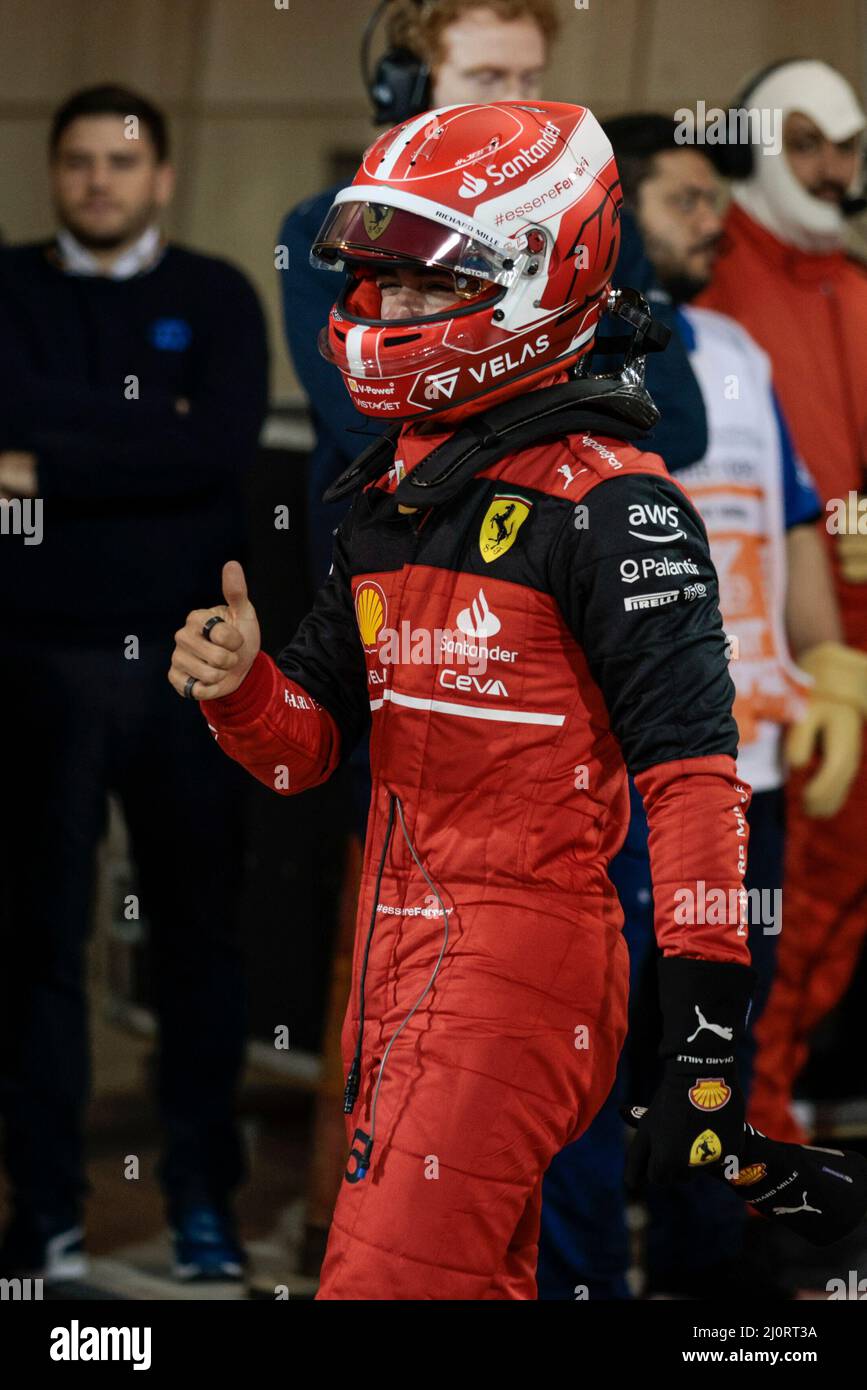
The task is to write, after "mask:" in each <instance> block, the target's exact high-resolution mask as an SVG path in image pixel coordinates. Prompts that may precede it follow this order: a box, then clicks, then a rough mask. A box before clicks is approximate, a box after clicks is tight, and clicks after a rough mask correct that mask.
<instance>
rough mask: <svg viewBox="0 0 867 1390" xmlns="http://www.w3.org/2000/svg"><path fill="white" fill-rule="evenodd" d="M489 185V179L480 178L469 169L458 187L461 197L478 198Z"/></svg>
mask: <svg viewBox="0 0 867 1390" xmlns="http://www.w3.org/2000/svg"><path fill="white" fill-rule="evenodd" d="M487 186H488V180H487V179H478V178H476V176H475V174H471V173H470V171H469V169H468V170H467V171H466V173H465V174H464V177H463V182H462V183H461V186H460V188H459V189H458V197H459V198H478V197H480V196H481V194H482V193H484V191H485V189H486V188H487Z"/></svg>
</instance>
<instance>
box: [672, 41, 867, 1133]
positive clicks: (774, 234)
mask: <svg viewBox="0 0 867 1390" xmlns="http://www.w3.org/2000/svg"><path fill="white" fill-rule="evenodd" d="M739 105H740V107H742V108H744V107H746V108H750V109H754V110H756V109H757V110H764V109H770V110H772V111H774V112H780V113H781V116H782V119H783V132H782V134H783V140H782V150H780V151H779V152H778V153H774V152H773V151H771V150H769V149H759V148H756V147H749V146H748V147H746V148H743V147H736V146H735V147H724V148H725V154H726V160H727V169H726V172H728V173H729V174H730V175H731V176H733V177H734V179H735V183H734V189H733V201H732V205H731V207H730V209H729V212H728V216H727V220H726V224H725V231H726V242H727V245H726V249H725V252H724V254H723V255H722V256H721V257H720V258H719V260H718V262H717V267H716V271H715V276H714V281H713V283H712V285H711V287H710V288H709V289H708V290H707V291H706V292H705V294H704V295H703V296H702V297H701V299H700V300H699V303H702V304H705V305H706V306H707V307H709V308H714V309H719V310H721V311H722V312H724V313H727V314H731V315H732V317H733V318H736V319H738V320H739V321H740V322H741V323H742V324H743V325H744V327H745V328H747V329H748V330H749V332H750V333H751V334H752V335H753V337H754V338H755V339H756V340H757V341H758V342H759V344H760V345H761V346H762V347H763V348H764V349H765V351H766V352H767V353H768V355H769V356H770V359H771V363H772V366H773V372H774V380H775V383H776V386H777V390H778V391H779V394H780V399H781V402H782V406H783V409H784V411H785V413H786V416H787V418H788V420H789V422H790V425H791V428H792V432H793V435H794V440H795V444H796V446H797V448H798V450H799V452H800V453H801V455H802V456H803V458H804V461H805V462H806V464H807V466H808V468H809V469H810V471H811V473H812V475H813V477H814V478H815V480H816V484H817V487H818V490H819V494H820V496H821V498H822V501H823V502H824V503H825V505H826V508H827V509H828V510H829V512H831V511H832V510H833V509H832V502H833V499H839V500H840V504H839V508H838V509H836V510H838V511H842V509H843V507H844V504H845V503H846V502H847V500H848V499H850V498H851V500H852V501H853V502H854V501H855V500H856V496H857V492H858V491H860V490H863V488H864V476H865V464H867V454H865V450H867V273H865V270H864V268H863V266H861V265H859V264H857V263H856V262H854V261H852V260H851V259H849V258H848V257H847V255H846V252H845V249H844V247H845V240H846V221H845V218H846V214H847V212H851V211H854V210H856V209H858V208H860V207H863V202H862V201H861V200H860V199H858V198H857V196H856V195H858V194H859V192H860V186H861V168H860V164H861V141H862V135H863V130H864V126H865V116H864V112H863V110H862V109H861V106H860V104H859V102H858V100H857V98H856V96H855V93H854V92H853V90H852V88H851V87H850V86H849V84H848V83H847V82H846V81H845V80H844V78H843V77H841V75H840V74H839V73H838V72H835V71H834V69H833V68H830V67H828V66H827V65H826V64H825V63H820V62H802V61H789V62H785V63H780V64H778V65H776V66H775V67H774V68H772V69H770V70H768V71H766V72H765V73H764V74H763V75H761V76H760V77H759V79H757V80H756V81H755V82H754V83H753V84H752V86H751V88H749V89H748V90H747V92H746V93H745V94H744V96H743V97H742V98H741V100H740V102H739ZM712 148H713V147H709V152H710V150H711V149H712ZM857 519H858V513H857V509H856V508H855V507H851V508H850V517H849V528H848V529H849V531H850V534H833V531H834V526H833V525H832V518H831V517H830V516H829V518H828V520H827V522H826V531H827V532H828V534H827V537H826V539H827V541H828V545H829V550H830V554H831V558H832V563H833V567H834V573H835V578H836V586H837V593H838V597H839V602H840V608H841V612H842V617H843V626H844V631H845V640H846V642H847V643H848V644H849V645H850V646H852V647H857V648H859V649H860V650H861V651H865V650H867V534H858V527H857ZM865 530H867V527H865ZM812 674H813V675H814V676H815V677H816V679H817V681H818V682H819V683H820V684H821V683H822V681H823V680H824V679H825V678H826V672H825V671H824V670H823V667H822V664H821V662H819V664H818V665H816V667H815V669H814V670H813V672H812ZM845 693H846V692H845V691H844V690H843V689H839V687H838V694H839V695H840V696H841V697H843V696H844V695H845ZM808 777H809V769H808V770H806V771H805V772H803V773H800V774H795V775H794V776H793V777H792V778H791V780H790V782H789V784H788V836H787V850H786V886H785V894H784V902H785V930H784V931H783V933H782V935H781V938H780V942H779V947H778V956H777V973H776V977H775V981H774V986H773V989H772V991H771V995H770V998H769V1000H768V1005H767V1008H766V1009H765V1012H764V1014H763V1016H762V1018H761V1020H760V1021H759V1024H758V1026H757V1029H756V1037H757V1042H758V1054H757V1058H756V1073H755V1080H754V1086H753V1096H752V1103H751V1107H752V1108H751V1118H752V1119H753V1121H754V1123H755V1124H756V1125H758V1127H759V1128H760V1129H762V1130H765V1131H767V1132H768V1133H773V1134H774V1135H776V1136H779V1137H780V1138H785V1139H791V1140H798V1139H801V1138H802V1137H803V1136H802V1132H801V1129H800V1126H799V1125H798V1124H797V1122H796V1121H795V1119H794V1117H793V1116H792V1115H791V1112H790V1109H789V1102H790V1100H791V1096H792V1088H793V1085H794V1082H795V1080H796V1078H797V1076H798V1073H799V1072H800V1070H801V1068H802V1067H803V1065H804V1062H805V1060H806V1056H807V1050H808V1039H809V1037H810V1035H811V1033H812V1032H813V1030H814V1029H815V1027H816V1025H817V1024H818V1022H819V1020H820V1019H821V1018H822V1017H823V1016H824V1015H825V1014H827V1012H828V1011H829V1010H830V1009H831V1008H832V1007H833V1005H834V1004H835V1003H836V1002H837V1001H838V1000H839V999H840V997H841V996H842V994H843V993H844V992H845V990H846V988H847V986H848V984H849V981H850V979H851V977H852V973H853V970H854V968H855V964H856V961H857V959H858V953H859V951H860V948H861V944H862V941H863V938H864V933H865V930H867V862H865V857H864V850H863V826H864V820H865V816H867V760H864V759H862V763H861V769H860V772H859V774H858V777H857V779H856V781H855V783H854V786H853V789H852V791H851V793H850V795H849V798H848V800H847V801H846V804H845V806H844V807H843V809H842V810H841V811H839V812H838V813H837V814H835V815H832V816H829V817H828V818H827V819H824V820H816V819H811V818H810V817H809V814H808V810H807V808H806V807H805V805H804V790H805V786H806V784H807V779H808Z"/></svg>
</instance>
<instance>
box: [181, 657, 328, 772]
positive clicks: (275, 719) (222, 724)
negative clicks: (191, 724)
mask: <svg viewBox="0 0 867 1390" xmlns="http://www.w3.org/2000/svg"><path fill="white" fill-rule="evenodd" d="M200 703H201V707H202V713H203V715H204V716H205V718H206V719H207V721H208V728H209V729H210V730H211V733H212V734H213V735H214V738H215V739H216V740H217V743H218V744H219V745H220V747H221V748H222V750H223V752H224V753H228V755H229V757H230V758H234V759H235V762H237V763H240V764H241V766H242V767H245V768H246V769H247V771H248V772H252V774H253V776H254V777H256V778H258V780H259V781H260V782H262V783H264V785H265V786H266V787H270V788H271V790H272V791H278V792H280V793H281V795H283V796H293V795H294V794H295V793H296V792H303V791H307V789H308V788H309V787H316V786H318V785H319V783H320V782H324V781H326V780H327V778H329V777H330V776H331V774H332V772H333V771H334V769H335V768H336V766H337V763H338V760H339V757H340V732H339V730H338V728H337V725H336V723H335V722H334V720H333V719H332V717H331V715H330V714H329V713H328V711H327V710H326V709H324V708H323V707H322V705H320V704H318V703H317V701H316V700H314V699H313V697H312V695H309V694H308V693H307V691H306V690H304V689H303V688H302V687H301V686H300V685H298V684H296V682H295V681H293V680H289V678H288V677H287V676H284V675H283V673H282V672H281V671H279V670H278V668H277V666H276V665H275V664H274V662H273V661H272V660H271V657H270V656H266V654H265V653H264V652H259V655H258V656H257V657H256V660H255V661H254V662H253V665H252V666H251V667H250V670H249V671H248V672H247V675H246V677H245V679H244V681H243V682H242V683H241V685H239V687H238V689H237V690H236V691H235V692H234V694H232V695H226V696H225V697H224V699H222V700H202V701H201V702H200Z"/></svg>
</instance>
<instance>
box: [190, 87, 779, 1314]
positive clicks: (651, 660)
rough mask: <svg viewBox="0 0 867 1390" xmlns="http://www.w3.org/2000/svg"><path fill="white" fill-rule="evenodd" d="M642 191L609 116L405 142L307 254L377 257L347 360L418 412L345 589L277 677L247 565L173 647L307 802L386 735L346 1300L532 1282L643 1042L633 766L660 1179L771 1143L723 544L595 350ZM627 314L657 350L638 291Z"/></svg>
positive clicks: (358, 380)
mask: <svg viewBox="0 0 867 1390" xmlns="http://www.w3.org/2000/svg"><path fill="white" fill-rule="evenodd" d="M619 205H620V195H619V182H618V177H617V171H616V167H615V164H614V160H613V157H612V153H611V147H610V145H609V143H608V140H607V139H606V137H605V136H604V134H603V133H602V131H601V129H600V127H599V126H598V124H597V122H596V121H595V119H594V117H593V116H592V115H591V113H590V112H589V111H587V110H586V109H584V108H582V107H577V106H568V105H562V104H550V103H546V104H541V103H533V104H518V103H509V104H493V105H486V106H457V107H446V108H443V109H441V110H439V111H435V112H429V113H427V114H426V115H425V116H423V117H419V118H415V119H413V120H410V121H408V122H406V123H405V124H404V125H403V126H401V127H398V128H397V129H395V130H392V131H390V132H388V133H387V134H386V135H383V136H382V137H381V138H380V139H378V140H377V141H376V143H375V144H374V145H373V146H372V147H371V148H370V149H369V150H368V151H367V153H366V155H365V158H364V161H363V164H362V167H361V169H360V170H359V173H358V175H357V176H356V179H355V182H354V183H353V185H352V186H351V187H349V188H347V189H344V190H342V191H341V193H339V194H338V196H337V199H336V201H335V204H334V206H333V207H332V209H331V212H330V213H329V215H328V217H327V219H326V221H325V223H324V225H323V227H322V229H321V231H320V234H319V237H318V238H317V241H316V243H315V245H314V258H315V260H316V262H317V263H320V264H327V265H333V266H335V267H337V268H343V267H346V268H347V269H348V271H349V278H348V281H347V285H346V288H345V290H344V291H343V293H342V294H341V297H340V299H339V301H338V303H337V305H336V306H335V308H334V310H333V311H332V314H331V319H330V322H329V325H328V328H327V330H325V331H324V332H323V335H322V339H321V350H322V351H323V352H324V353H325V354H326V355H327V356H328V357H329V358H330V359H331V360H332V361H334V362H335V363H336V364H337V365H338V367H339V368H340V370H341V371H342V373H343V374H344V377H345V379H346V381H347V385H348V387H349V389H350V391H351V393H352V397H353V399H354V401H355V402H356V404H357V405H358V408H359V410H361V411H362V412H363V413H365V414H367V415H370V416H382V415H385V416H386V418H389V419H393V420H394V421H395V424H396V426H399V428H395V429H393V430H391V431H389V433H388V434H387V435H386V437H385V440H384V441H381V440H380V441H377V443H375V444H374V445H373V446H371V448H370V449H369V450H368V451H367V453H366V454H365V455H363V456H362V458H361V460H359V461H358V462H357V463H356V464H355V465H354V466H353V467H352V468H351V469H349V470H347V473H346V474H344V475H343V478H342V480H339V481H338V483H337V484H335V489H336V491H337V492H338V493H340V492H341V491H343V490H349V489H350V488H353V487H355V488H356V489H357V495H356V498H355V501H354V503H353V506H352V508H351V511H350V513H349V515H348V517H347V519H346V521H345V522H344V523H343V524H342V525H341V527H340V528H339V530H338V532H337V536H336V541H335V546H334V563H333V566H332V570H331V574H330V576H329V578H328V580H327V582H326V584H325V585H324V587H323V588H322V589H321V590H320V592H319V594H318V596H317V598H316V602H315V604H314V607H313V609H312V611H311V613H310V614H309V615H308V617H307V618H306V619H305V620H304V622H303V623H302V624H301V627H300V628H299V630H298V632H297V634H296V635H295V637H294V639H293V640H292V642H290V644H289V645H288V647H286V648H285V649H284V650H283V651H282V652H281V653H280V655H279V657H278V658H277V660H276V661H274V660H272V659H271V658H270V657H269V656H266V655H265V654H264V653H263V652H261V651H260V649H259V629H258V623H257V621H256V615H255V610H254V608H253V605H252V603H251V602H250V599H249V597H248V595H247V591H246V587H245V583H244V577H243V573H242V571H241V569H240V566H238V565H237V564H235V563H230V564H227V565H226V567H225V568H224V572H223V591H224V598H225V603H224V604H222V605H217V606H216V607H214V608H211V609H203V610H199V611H197V612H194V613H191V614H190V615H189V617H188V619H187V622H186V625H185V626H184V627H183V628H182V629H181V630H180V631H179V632H178V633H177V634H176V647H175V652H174V655H173V658H172V666H171V670H170V672H169V679H170V680H171V682H172V684H173V685H174V687H175V688H176V689H177V690H178V692H179V693H182V694H185V695H187V696H188V697H190V698H193V699H196V700H201V701H203V706H202V707H203V711H204V713H205V714H206V716H207V719H208V722H209V724H210V726H211V728H212V730H213V732H214V735H215V737H216V738H217V740H218V742H219V744H220V746H221V747H222V748H223V749H224V750H225V752H226V753H228V754H229V755H230V756H231V757H233V758H235V759H237V760H238V761H239V762H241V763H243V764H244V766H246V767H247V768H249V770H250V771H251V772H252V773H253V774H254V775H255V776H256V777H258V778H259V780H260V781H262V782H264V783H265V784H266V785H268V786H272V787H274V788H275V789H277V790H279V791H283V792H288V793H290V794H291V793H294V792H301V791H303V790H305V788H307V787H311V786H315V785H317V784H318V783H320V782H322V781H323V780H324V779H325V778H326V777H328V776H329V775H330V774H331V773H332V772H333V770H334V768H335V767H336V766H337V763H338V761H339V759H340V756H341V750H342V749H343V748H344V747H351V746H352V744H353V742H354V741H355V739H356V738H357V736H358V734H359V731H360V730H361V729H362V728H363V727H364V724H365V721H366V720H367V719H368V718H370V720H371V735H370V755H371V768H372V774H373V795H372V800H371V809H370V818H369V822H368V828H367V837H366V841H365V860H364V868H363V873H362V883H361V895H360V901H359V909H358V932H357V940H356V947H355V958H354V967H353V988H352V996H351V1002H350V1005H349V1009H348V1012H347V1016H346V1023H345V1029H344V1037H343V1042H344V1057H345V1063H346V1069H347V1088H346V1110H347V1113H348V1114H349V1113H350V1112H355V1113H354V1115H353V1118H351V1119H350V1120H349V1121H348V1134H349V1137H350V1140H351V1144H352V1147H351V1151H350V1156H349V1160H348V1163H347V1169H346V1175H345V1176H346V1180H345V1182H344V1183H343V1185H342V1188H341V1192H340V1195H339V1197H338V1200H337V1204H336V1207H335V1212H334V1219H333V1223H332V1228H331V1233H330V1238H329V1243H328V1249H327V1253H326V1257H325V1263H324V1266H323V1270H322V1280H321V1286H320V1292H319V1297H320V1298H324V1299H352V1298H363V1299H416V1298H434V1299H452V1298H460V1299H464V1298H466V1299H503V1298H534V1297H535V1296H536V1288H535V1265H536V1251H537V1237H538V1226H539V1207H540V1199H541V1183H542V1176H543V1174H544V1172H545V1170H546V1168H547V1167H548V1164H549V1163H550V1161H551V1159H552V1157H553V1156H554V1154H555V1153H557V1152H558V1150H559V1149H561V1148H562V1147H563V1146H564V1145H565V1144H566V1143H567V1142H568V1141H569V1140H571V1139H574V1138H576V1137H577V1136H578V1135H580V1134H581V1133H582V1132H583V1130H584V1129H585V1128H586V1127H587V1125H588V1124H589V1123H590V1120H591V1119H592V1117H593V1115H594V1114H595V1113H596V1111H597V1110H598V1109H599V1107H600V1105H601V1104H602V1102H603V1101H604V1099H605V1097H606V1096H607V1094H608V1091H609V1090H610V1087H611V1084H612V1081H613V1078H614V1072H615V1066H616V1062H617V1057H618V1054H619V1052H620V1049H621V1045H622V1043H623V1038H624V1034H625V1030H626V995H627V973H628V972H627V952H626V947H625V944H624V941H623V938H622V935H621V925H622V915H621V911H620V907H619V904H618V900H617V896H616V893H615V891H614V889H613V887H612V885H611V883H610V881H609V878H608V874H607V866H608V862H609V860H610V859H611V857H612V855H613V854H615V853H616V851H617V849H618V847H619V846H620V844H621V842H622V840H623V837H624V834H625V831H626V826H627V821H628V818H629V798H628V791H627V776H626V769H627V767H629V768H630V769H631V770H632V772H633V773H634V775H635V778H636V782H637V785H638V787H639V789H640V791H641V794H642V796H643V797H644V801H645V805H646V807H647V812H648V817H649V822H650V848H651V858H652V865H653V874H654V882H655V894H656V921H657V933H658V940H659V945H660V947H661V950H662V953H663V956H664V959H663V960H662V962H661V970H660V975H661V1003H662V1008H663V1013H664V1017H665V1037H664V1040H663V1053H664V1056H665V1058H666V1066H665V1079H664V1081H663V1084H662V1086H661V1088H660V1091H659V1093H658V1094H657V1096H656V1098H655V1100H654V1102H653V1104H652V1106H651V1108H650V1111H649V1112H648V1116H647V1118H646V1120H645V1121H644V1128H643V1132H642V1138H643V1141H644V1144H645V1145H646V1147H647V1148H648V1150H649V1165H650V1173H651V1176H652V1177H655V1178H657V1179H660V1180H663V1181H665V1180H678V1179H681V1178H688V1177H692V1176H693V1175H694V1174H696V1173H697V1172H699V1171H700V1170H701V1169H702V1168H703V1167H705V1166H711V1167H714V1166H716V1165H719V1164H720V1163H722V1162H723V1161H724V1160H725V1156H726V1155H733V1154H737V1153H739V1151H740V1146H741V1142H742V1122H743V1101H742V1098H741V1094H740V1090H739V1087H738V1082H737V1076H736V1072H735V1067H734V1060H733V1054H734V1049H735V1045H736V1043H737V1039H738V1037H739V1036H740V1035H741V1032H742V1029H743V1026H744V1020H745V1016H746V1012H747V1008H748V1000H749V993H750V982H751V976H752V972H751V970H750V968H749V965H748V961H749V954H748V949H747V946H746V927H745V924H744V922H743V920H742V917H743V914H742V910H741V897H740V892H739V890H741V888H742V880H743V873H744V869H745V865H746V825H745V817H744V810H745V808H746V806H747V804H748V800H749V789H748V788H746V787H744V786H743V784H742V783H741V782H739V780H738V777H737V772H736V768H735V761H734V758H735V752H736V742H737V735H736V729H735V724H734V722H733V720H732V715H731V706H732V698H733V687H732V684H731V681H730V679H729V675H728V670H727V662H726V653H725V640H724V636H723V632H722V627H721V621H720V616H719V612H718V608H717V581H716V575H715V573H714V570H713V566H712V564H711V562H710V558H709V554H708V548H707V538H706V535H705V531H704V527H703V526H702V523H701V521H700V519H699V517H698V515H697V513H696V512H695V510H694V508H693V507H692V506H691V504H690V503H689V501H688V499H687V497H686V495H685V494H684V493H683V492H682V490H681V489H680V488H679V487H678V485H677V484H676V483H675V482H673V481H672V479H671V478H670V477H669V476H668V474H667V472H666V469H665V466H664V464H663V462H662V460H661V459H659V458H658V457H656V456H655V455H652V454H649V453H643V452H642V451H641V449H640V448H639V447H636V445H635V443H634V442H633V441H634V440H636V439H638V438H640V436H641V434H642V431H643V430H644V429H646V428H647V427H648V425H649V424H650V423H652V419H653V417H654V415H655V411H654V409H653V407H652V403H651V402H650V399H649V397H648V396H647V394H646V392H645V391H644V389H643V386H642V384H641V377H642V373H641V370H640V367H641V362H640V357H639V358H637V359H635V360H632V359H631V357H630V362H629V365H628V369H627V370H626V371H625V372H624V374H623V375H622V376H620V377H617V376H615V377H609V378H600V377H593V376H591V375H590V374H589V372H588V370H587V365H588V361H589V359H588V356H587V354H588V353H589V351H590V349H591V347H592V344H593V339H594V335H595V331H596V325H597V321H598V319H599V316H600V313H601V312H602V311H603V308H604V307H605V306H606V305H610V303H611V300H610V299H609V280H610V275H611V272H612V269H613V267H614V263H615V260H616V256H617V248H618V240H619ZM620 308H621V310H622V312H623V315H624V317H627V318H628V319H629V321H630V322H631V323H633V324H634V325H636V326H637V333H638V334H639V336H640V337H641V338H642V340H643V338H644V336H646V335H647V334H648V333H649V332H651V331H652V325H651V323H650V320H649V316H647V315H646V314H645V315H644V316H642V312H641V308H640V305H639V304H638V297H637V296H635V297H634V298H633V300H632V301H631V302H630V303H626V302H624V303H623V304H621V305H620ZM636 577H637V579H638V581H639V582H636ZM698 899H700V900H701V903H702V904H704V903H705V902H706V901H709V900H711V899H712V900H713V901H714V902H716V903H717V904H719V903H723V904H725V910H724V911H722V912H717V913H709V914H706V913H705V912H704V911H703V910H698V911H696V910H690V908H689V906H688V904H689V903H690V902H691V903H692V904H693V907H694V905H695V903H696V901H697V900H698ZM685 903H686V904H687V906H686V907H684V904H685Z"/></svg>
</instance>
